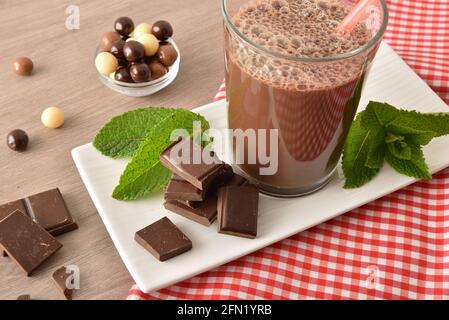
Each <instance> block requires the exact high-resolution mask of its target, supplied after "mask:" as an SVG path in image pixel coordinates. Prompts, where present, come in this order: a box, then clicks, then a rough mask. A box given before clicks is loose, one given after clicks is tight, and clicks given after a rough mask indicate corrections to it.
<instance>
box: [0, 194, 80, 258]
mask: <svg viewBox="0 0 449 320" xmlns="http://www.w3.org/2000/svg"><path fill="white" fill-rule="evenodd" d="M16 210H19V211H20V212H23V213H25V214H26V215H28V216H29V217H30V218H31V219H33V221H34V222H36V223H37V224H39V225H40V226H41V227H43V228H44V229H45V230H47V231H48V232H50V234H51V235H52V236H58V235H60V234H63V233H66V232H70V231H73V230H76V229H78V225H77V224H76V223H75V221H73V218H72V216H71V214H70V212H69V210H68V209H67V206H66V204H65V201H64V198H63V197H62V194H61V192H60V191H59V189H58V188H56V189H51V190H47V191H44V192H41V193H38V194H35V195H32V196H29V197H26V198H23V199H19V200H15V201H11V202H9V203H6V204H3V205H1V206H0V221H1V220H2V219H3V218H5V217H6V216H8V215H10V214H11V213H13V212H14V211H16ZM1 254H3V256H6V253H5V252H1V251H0V255H1Z"/></svg>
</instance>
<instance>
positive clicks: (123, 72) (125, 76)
mask: <svg viewBox="0 0 449 320" xmlns="http://www.w3.org/2000/svg"><path fill="white" fill-rule="evenodd" d="M114 79H115V80H117V81H121V82H134V81H133V79H132V78H131V75H130V74H129V69H128V68H125V67H119V68H118V69H117V71H116V72H115V75H114Z"/></svg>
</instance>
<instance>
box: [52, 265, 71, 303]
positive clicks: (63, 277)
mask: <svg viewBox="0 0 449 320" xmlns="http://www.w3.org/2000/svg"><path fill="white" fill-rule="evenodd" d="M71 276H72V273H71V272H70V271H69V272H67V268H66V267H64V266H63V267H61V268H59V269H57V270H56V271H55V272H53V276H52V277H53V280H54V282H55V284H56V285H57V286H58V288H59V289H60V290H61V291H62V294H63V295H64V297H65V298H66V299H67V300H72V297H73V289H72V288H67V279H69V278H71ZM71 281H72V282H70V283H71V284H72V285H73V278H72V280H71Z"/></svg>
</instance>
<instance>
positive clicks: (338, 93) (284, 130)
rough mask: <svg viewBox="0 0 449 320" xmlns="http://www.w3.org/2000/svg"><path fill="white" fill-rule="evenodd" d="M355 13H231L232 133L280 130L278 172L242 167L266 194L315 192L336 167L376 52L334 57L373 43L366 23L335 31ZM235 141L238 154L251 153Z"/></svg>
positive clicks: (331, 0)
mask: <svg viewBox="0 0 449 320" xmlns="http://www.w3.org/2000/svg"><path fill="white" fill-rule="evenodd" d="M350 10H351V4H350V3H348V2H346V1H341V0H320V1H319V0H301V1H298V0H257V1H256V0H251V1H247V2H245V3H244V4H243V5H242V6H241V7H240V8H239V9H238V10H237V11H236V12H235V13H234V14H233V16H232V18H231V23H232V25H233V28H231V27H230V26H229V25H225V48H226V81H227V101H228V108H229V109H228V122H229V123H228V125H229V128H230V129H242V130H243V131H245V130H247V129H254V130H256V136H257V138H259V135H260V134H261V133H260V131H257V130H258V129H266V130H270V129H276V130H277V135H278V138H277V144H278V147H277V148H278V157H277V161H278V166H277V172H276V173H274V174H271V175H262V174H260V168H261V167H263V165H262V164H261V163H260V161H256V163H250V161H244V162H243V163H240V164H239V163H237V166H238V167H239V168H240V169H241V170H242V171H243V172H244V173H246V174H247V175H248V176H249V178H251V179H252V180H253V181H254V182H257V183H258V184H259V185H260V187H261V189H262V190H264V191H265V192H266V193H269V194H274V195H280V196H295V195H300V194H306V193H309V192H312V191H314V190H316V189H318V188H320V187H321V186H323V185H324V184H325V183H326V182H327V181H328V180H329V178H330V176H331V175H332V173H333V171H334V169H335V168H336V166H337V163H338V161H339V159H340V155H341V153H342V148H343V145H344V142H345V139H346V137H347V134H348V131H349V128H350V125H351V122H352V120H353V118H354V115H355V113H356V110H357V107H358V103H359V100H360V95H361V90H362V87H363V82H364V78H365V74H366V71H367V69H368V67H369V65H370V62H371V61H372V58H373V56H374V54H375V52H376V50H377V47H378V43H375V44H374V45H373V46H372V47H370V48H368V49H367V50H363V52H361V53H358V54H356V55H352V56H351V57H343V58H338V57H337V58H336V56H338V55H340V57H341V55H344V54H345V53H350V52H352V51H354V50H356V49H358V48H361V47H363V46H365V45H366V44H367V43H368V42H369V41H370V40H371V39H372V38H373V31H372V30H370V29H369V28H367V26H366V25H365V23H363V22H362V23H359V24H358V25H357V26H356V27H355V28H354V29H353V30H352V31H351V32H345V33H337V32H336V30H335V28H336V27H337V26H338V24H339V22H341V21H342V20H343V19H344V18H345V17H346V15H347V14H348V13H349V11H350ZM242 39H243V40H244V41H242ZM264 134H265V133H264ZM260 141H261V140H258V146H257V148H259V147H260V145H259V144H260ZM265 141H266V145H267V152H270V149H273V148H272V146H271V145H270V142H269V140H268V139H265ZM233 142H234V143H233V151H234V154H235V153H237V152H240V153H243V154H245V155H247V156H248V152H253V151H251V150H250V149H249V148H248V145H247V144H243V145H242V144H237V145H236V143H235V142H236V141H235V139H234V141H233ZM246 159H248V158H246Z"/></svg>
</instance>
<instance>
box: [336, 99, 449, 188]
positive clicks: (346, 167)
mask: <svg viewBox="0 0 449 320" xmlns="http://www.w3.org/2000/svg"><path fill="white" fill-rule="evenodd" d="M447 134H449V113H419V112H416V111H408V110H401V109H397V108H395V107H393V106H391V105H389V104H387V103H381V102H374V101H371V102H370V103H369V104H368V106H367V107H366V109H365V110H364V111H362V112H360V113H359V114H358V115H357V117H356V119H355V120H354V123H353V124H352V126H351V129H350V130H349V134H348V138H347V140H346V144H345V147H344V151H343V172H344V174H345V178H346V181H345V185H344V187H345V188H347V189H350V188H358V187H361V186H362V185H364V184H366V183H367V182H369V181H370V180H371V179H373V178H374V177H375V176H376V175H377V174H378V173H379V171H380V169H381V168H382V167H383V164H384V162H385V161H386V162H387V163H388V164H389V165H390V166H391V167H392V168H393V169H395V170H396V171H397V172H399V173H401V174H404V175H407V176H410V177H414V178H418V179H431V178H432V175H431V174H430V172H429V168H428V167H427V165H426V161H425V158H424V154H423V151H422V146H423V145H426V144H428V143H430V141H431V140H432V139H433V138H436V137H440V136H443V135H447Z"/></svg>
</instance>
